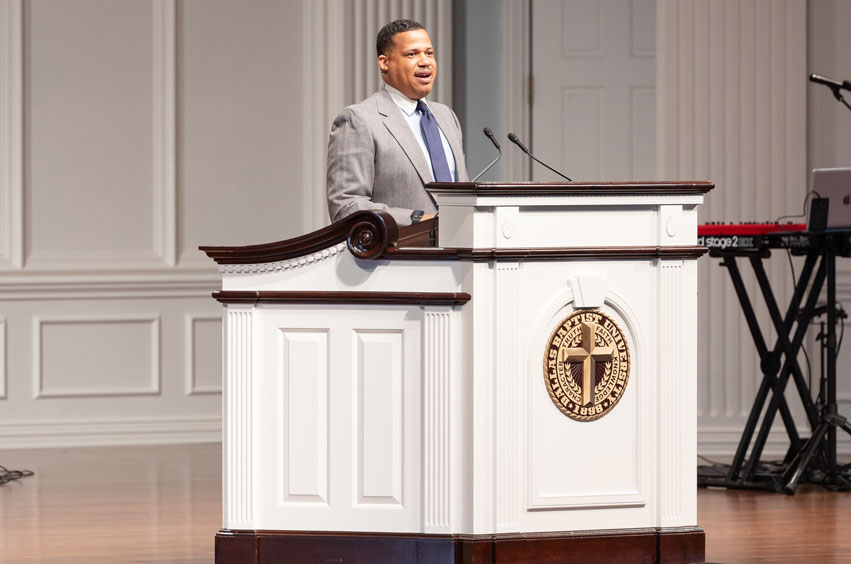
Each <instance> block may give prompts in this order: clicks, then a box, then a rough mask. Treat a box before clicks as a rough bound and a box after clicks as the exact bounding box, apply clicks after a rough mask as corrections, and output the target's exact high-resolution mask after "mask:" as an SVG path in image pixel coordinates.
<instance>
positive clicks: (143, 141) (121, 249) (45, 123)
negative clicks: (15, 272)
mask: <svg viewBox="0 0 851 564" xmlns="http://www.w3.org/2000/svg"><path fill="white" fill-rule="evenodd" d="M152 16H153V10H152V9H151V4H150V3H149V2H146V1H136V2H125V3H114V2H103V1H98V0H82V1H80V2H73V3H70V2H61V1H51V0H41V1H38V2H31V3H27V4H26V11H25V18H24V21H25V23H24V38H25V61H26V65H25V78H26V85H25V92H26V93H27V99H26V103H25V104H24V108H25V110H26V113H25V117H24V126H25V131H26V133H25V139H26V140H27V143H26V148H25V166H26V173H25V178H26V190H25V194H26V202H25V204H26V205H25V213H26V218H25V219H26V224H25V233H26V249H27V252H28V255H29V256H28V258H27V261H28V262H32V263H33V264H34V265H37V264H39V263H42V264H44V263H45V262H46V263H48V264H50V263H53V262H60V263H61V262H63V261H74V265H73V267H77V268H79V267H80V266H81V265H82V264H85V263H92V262H93V263H96V264H97V263H104V262H106V263H107V264H109V263H114V262H119V261H121V260H122V259H128V258H131V259H135V260H138V261H141V262H143V263H144V262H146V261H151V260H153V261H155V264H156V263H157V262H156V261H157V259H159V258H161V249H158V248H157V246H156V243H157V241H158V240H159V239H160V238H159V236H158V234H156V233H155V230H156V229H157V228H158V227H162V226H163V225H164V222H163V220H162V217H161V208H157V209H155V205H154V204H155V202H161V201H162V200H163V199H164V195H163V194H162V191H163V189H164V187H163V186H162V185H161V184H160V182H159V180H161V178H157V176H158V175H157V171H156V170H155V168H156V166H155V165H156V163H155V159H154V155H153V151H154V147H155V144H157V143H159V142H160V141H161V139H156V138H155V133H156V127H155V126H154V122H155V120H156V118H158V117H159V116H155V115H154V106H155V105H154V104H152V99H155V98H156V97H157V95H159V94H161V93H162V91H160V92H155V89H154V86H155V82H156V80H155V78H154V77H155V75H156V74H161V73H162V72H163V69H162V68H161V62H162V60H163V59H162V58H159V59H158V58H157V57H155V51H156V50H155V49H153V48H152V46H153V45H154V38H155V37H156V38H162V37H163V36H165V32H164V31H163V30H161V29H160V26H161V25H162V23H163V20H162V18H154V17H152ZM128 210H132V213H128Z"/></svg>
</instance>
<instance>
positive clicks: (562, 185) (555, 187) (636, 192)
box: [426, 181, 715, 196]
mask: <svg viewBox="0 0 851 564" xmlns="http://www.w3.org/2000/svg"><path fill="white" fill-rule="evenodd" d="M714 187H715V184H714V183H712V182H703V181H691V182H683V181H648V182H634V181H633V182H510V183H505V182H432V183H430V184H427V185H426V190H428V191H429V192H431V193H433V194H465V195H478V196H670V195H697V194H706V193H707V192H709V191H710V190H712V189H713V188H714Z"/></svg>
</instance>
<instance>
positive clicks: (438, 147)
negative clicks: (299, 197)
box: [326, 20, 467, 225]
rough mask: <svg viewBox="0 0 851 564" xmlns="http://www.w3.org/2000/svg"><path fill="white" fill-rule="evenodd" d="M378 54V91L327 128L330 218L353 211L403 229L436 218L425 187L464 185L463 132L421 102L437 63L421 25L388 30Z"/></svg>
mask: <svg viewBox="0 0 851 564" xmlns="http://www.w3.org/2000/svg"><path fill="white" fill-rule="evenodd" d="M376 51H377V52H378V68H379V69H380V70H381V77H382V78H383V79H384V83H385V84H384V86H383V87H382V88H381V90H379V91H378V92H376V93H375V94H373V95H372V96H370V97H369V98H367V99H366V100H364V101H363V102H361V103H359V104H355V105H352V106H348V107H347V108H345V109H343V112H342V113H341V114H340V115H339V116H337V118H336V119H335V120H334V124H333V125H332V126H331V137H330V139H329V141H328V174H327V184H326V188H327V192H328V212H329V214H330V216H331V221H339V220H340V219H342V218H344V217H346V216H348V215H350V214H352V213H354V212H356V211H358V210H365V209H369V210H379V211H386V212H389V213H390V214H391V215H392V216H393V218H394V219H395V220H396V222H397V223H398V224H399V225H409V224H411V223H416V222H417V221H421V220H423V219H429V218H431V217H433V216H434V214H435V213H436V212H437V207H436V206H435V204H434V201H433V200H432V198H431V196H430V195H429V194H428V192H426V190H425V184H426V183H428V182H434V181H438V182H455V181H466V180H467V168H466V165H465V162H464V151H463V146H462V142H461V125H460V124H459V123H458V118H457V117H456V116H455V113H454V112H453V111H452V110H451V109H450V108H449V107H448V106H445V105H443V104H438V103H437V102H426V100H425V97H426V96H427V95H428V94H429V93H430V92H431V89H432V86H433V85H434V79H435V77H436V76H437V62H436V61H435V58H434V48H433V47H432V45H431V39H430V38H429V35H428V32H426V30H425V29H424V28H423V27H422V26H421V25H420V24H418V23H416V22H414V21H411V20H396V21H394V22H391V23H389V24H387V25H386V26H384V27H383V28H382V29H381V31H379V32H378V37H377V40H376Z"/></svg>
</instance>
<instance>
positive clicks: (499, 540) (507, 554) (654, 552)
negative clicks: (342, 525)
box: [216, 527, 705, 564]
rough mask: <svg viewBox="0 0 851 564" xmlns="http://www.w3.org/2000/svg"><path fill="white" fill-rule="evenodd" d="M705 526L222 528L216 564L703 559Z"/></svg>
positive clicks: (466, 563) (516, 563)
mask: <svg viewBox="0 0 851 564" xmlns="http://www.w3.org/2000/svg"><path fill="white" fill-rule="evenodd" d="M704 558H705V534H704V532H703V530H702V529H701V528H699V527H681V528H663V529H619V530H606V531H578V532H560V533H508V534H499V535H422V534H405V533H360V532H358V533H349V532H319V531H316V532H314V531H241V530H239V531H237V530H224V529H223V530H221V531H219V532H218V534H217V535H216V564H273V563H274V564H289V563H292V564H306V563H313V562H322V563H335V564H337V563H339V564H376V563H391V562H394V563H406V564H502V563H504V564H509V563H510V564H519V563H527V564H554V563H559V564H571V563H583V564H584V563H587V562H607V563H609V564H615V563H623V564H627V563H632V562H645V563H646V562H653V563H657V564H663V563H665V564H673V563H684V564H685V563H693V562H703V561H704Z"/></svg>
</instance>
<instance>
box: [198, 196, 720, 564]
mask: <svg viewBox="0 0 851 564" xmlns="http://www.w3.org/2000/svg"><path fill="white" fill-rule="evenodd" d="M712 187H713V185H712V184H711V183H706V182H690V183H683V182H654V183H600V184H590V183H579V182H571V183H567V184H485V183H479V184H476V183H456V184H431V185H429V186H428V189H429V191H430V192H431V193H432V195H433V196H434V198H435V199H436V200H437V203H438V205H439V209H440V216H439V226H438V225H435V222H431V221H429V222H424V223H422V224H418V225H414V226H411V227H406V228H402V229H399V228H398V227H397V226H396V224H395V222H394V221H393V219H392V218H391V217H390V216H389V215H386V214H379V213H373V212H359V213H357V214H355V215H354V216H351V217H349V218H347V219H345V220H343V221H341V222H338V223H335V224H333V225H331V226H329V227H326V228H324V229H321V230H319V231H316V232H314V233H311V234H308V235H304V236H302V237H298V238H295V239H291V240H288V241H282V242H279V243H270V244H265V245H256V246H249V247H203V248H202V250H204V251H205V252H206V253H207V255H208V256H209V257H211V258H213V259H214V260H215V261H216V262H217V263H218V264H219V268H220V270H221V273H222V276H223V285H222V290H221V291H219V292H216V293H215V294H214V297H215V298H216V299H217V300H219V301H220V302H221V303H222V304H224V307H225V313H224V320H225V323H224V331H223V336H224V340H225V347H224V359H223V362H224V455H223V458H224V460H223V464H224V475H223V489H224V492H223V496H224V509H223V513H224V516H223V517H224V522H223V528H222V530H221V531H219V533H218V535H217V536H216V562H219V563H222V564H225V563H227V564H243V563H251V564H259V563H267V562H270V563H271V562H276V563H280V562H297V563H302V562H323V563H325V562H336V563H346V564H349V563H361V562H363V563H441V564H443V563H493V562H499V563H519V562H531V563H555V562H559V563H567V562H582V563H586V562H702V561H703V555H704V534H703V531H702V530H701V529H700V528H699V527H698V526H697V511H696V496H697V492H696V367H697V363H696V353H697V259H698V258H699V257H700V256H701V255H703V254H704V252H705V248H704V247H701V246H698V245H697V206H698V205H700V204H701V203H702V202H703V197H704V194H706V193H707V192H708V191H709V190H711V189H712ZM438 228H439V231H438ZM430 239H431V240H432V241H433V243H434V244H433V245H429V241H430ZM570 339H572V341H570ZM568 341H570V342H568ZM577 394H578V395H577ZM577 398H581V399H577Z"/></svg>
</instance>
